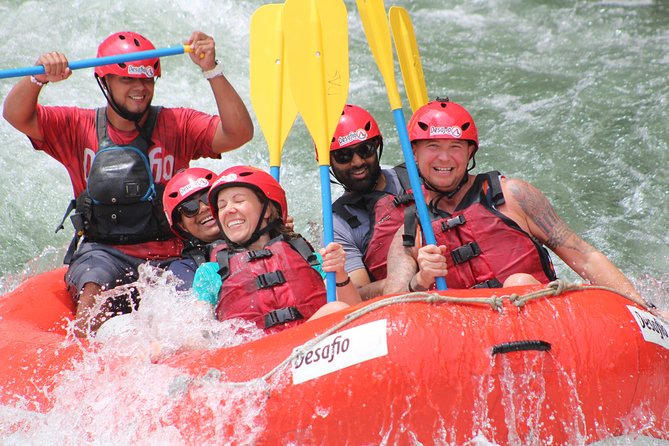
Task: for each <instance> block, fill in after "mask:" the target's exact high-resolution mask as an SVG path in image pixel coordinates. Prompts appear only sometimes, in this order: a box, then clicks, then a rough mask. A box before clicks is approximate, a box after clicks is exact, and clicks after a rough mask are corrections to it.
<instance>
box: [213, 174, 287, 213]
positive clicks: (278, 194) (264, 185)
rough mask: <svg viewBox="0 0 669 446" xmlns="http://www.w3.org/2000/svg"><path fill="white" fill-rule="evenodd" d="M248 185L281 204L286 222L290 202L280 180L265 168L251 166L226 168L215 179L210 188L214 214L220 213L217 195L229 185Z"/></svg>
mask: <svg viewBox="0 0 669 446" xmlns="http://www.w3.org/2000/svg"><path fill="white" fill-rule="evenodd" d="M235 186H240V187H248V188H251V189H254V190H256V191H258V192H260V193H261V194H263V195H264V196H265V197H267V199H268V200H270V201H273V202H274V203H276V204H277V206H279V211H280V212H281V221H283V222H285V221H286V218H287V217H288V202H287V201H286V192H285V191H284V190H283V188H282V187H281V185H280V184H279V182H278V181H276V180H275V179H274V177H273V176H272V175H270V174H268V173H267V172H265V171H264V170H260V169H257V168H255V167H250V166H234V167H230V168H228V169H225V170H224V171H223V172H221V174H220V175H219V176H218V177H217V178H216V179H215V180H214V182H213V183H212V185H211V189H210V190H209V207H210V208H211V212H212V214H214V215H216V214H217V213H218V203H217V199H216V197H217V195H218V193H219V192H220V191H221V190H223V189H225V188H227V187H235Z"/></svg>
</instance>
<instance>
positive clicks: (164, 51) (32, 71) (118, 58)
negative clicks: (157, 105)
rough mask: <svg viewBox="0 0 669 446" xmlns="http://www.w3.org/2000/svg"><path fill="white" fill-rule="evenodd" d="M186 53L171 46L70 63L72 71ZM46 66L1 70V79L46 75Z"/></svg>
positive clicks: (182, 48)
mask: <svg viewBox="0 0 669 446" xmlns="http://www.w3.org/2000/svg"><path fill="white" fill-rule="evenodd" d="M184 51H185V47H184V45H179V46H171V47H166V48H158V49H155V50H147V51H136V52H134V53H126V54H117V55H114V56H105V57H95V58H92V59H82V60H75V61H73V62H70V64H69V67H70V69H71V70H79V69H81V68H91V67H99V66H102V65H112V64H116V63H124V62H132V61H135V60H143V59H152V58H154V57H165V56H174V55H177V54H183V53H184ZM44 72H45V71H44V65H33V66H31V67H23V68H10V69H8V70H0V79H7V78H10V77H22V76H34V75H36V74H44Z"/></svg>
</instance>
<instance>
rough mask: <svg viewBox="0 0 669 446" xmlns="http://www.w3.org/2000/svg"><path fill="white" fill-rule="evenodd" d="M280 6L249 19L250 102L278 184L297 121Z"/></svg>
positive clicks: (264, 8) (264, 7)
mask: <svg viewBox="0 0 669 446" xmlns="http://www.w3.org/2000/svg"><path fill="white" fill-rule="evenodd" d="M282 15H283V5H281V4H269V5H264V6H261V7H260V8H258V9H257V10H256V11H255V12H254V13H253V16H251V43H250V48H251V52H250V59H251V62H250V64H251V102H252V103H253V109H254V111H255V114H256V116H257V117H258V122H259V123H260V128H261V130H262V132H263V135H264V136H265V141H267V148H268V150H269V166H270V173H271V174H272V176H273V177H274V178H275V179H276V180H277V181H279V179H280V166H281V152H282V150H283V144H284V142H285V141H286V138H287V137H288V132H290V128H291V127H292V126H293V123H294V122H295V118H296V117H297V106H296V105H295V101H294V100H293V97H292V95H291V93H290V88H289V85H288V82H287V77H288V73H287V68H286V66H287V65H286V63H285V57H284V54H285V48H284V35H283V23H282Z"/></svg>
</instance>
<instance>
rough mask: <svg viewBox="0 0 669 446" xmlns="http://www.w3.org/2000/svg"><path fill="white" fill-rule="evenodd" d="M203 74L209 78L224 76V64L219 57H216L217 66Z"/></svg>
mask: <svg viewBox="0 0 669 446" xmlns="http://www.w3.org/2000/svg"><path fill="white" fill-rule="evenodd" d="M202 75H203V76H204V78H205V79H207V80H209V79H213V78H215V77H219V76H223V65H221V62H220V61H219V60H218V59H216V66H215V67H214V68H212V69H211V70H207V71H203V72H202Z"/></svg>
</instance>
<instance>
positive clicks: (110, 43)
mask: <svg viewBox="0 0 669 446" xmlns="http://www.w3.org/2000/svg"><path fill="white" fill-rule="evenodd" d="M186 44H188V45H190V46H191V48H192V50H193V52H192V53H191V54H190V58H191V60H192V61H193V63H195V64H196V65H197V66H198V67H200V69H201V70H202V72H203V75H204V77H205V79H206V80H207V81H208V82H209V83H210V86H211V89H212V92H213V95H214V99H215V101H216V105H217V107H218V112H219V116H214V115H208V114H205V113H202V112H199V111H196V110H192V109H187V108H161V107H154V106H151V101H152V99H153V93H154V86H155V78H156V77H159V76H160V74H161V67H160V60H159V59H157V58H153V59H146V60H140V61H136V62H127V63H121V64H114V65H108V66H103V67H97V68H96V69H95V77H96V79H97V81H98V84H99V86H100V88H101V90H102V92H103V94H104V96H105V98H106V99H107V106H106V107H104V108H100V109H98V110H89V109H81V108H78V107H48V106H43V105H40V104H38V97H39V94H40V92H41V91H42V89H43V88H44V86H45V85H46V84H48V83H55V82H59V81H62V80H64V79H67V78H68V77H70V75H71V74H72V71H71V70H70V69H69V68H68V60H67V58H66V57H65V55H63V54H61V53H55V52H53V53H46V54H43V55H42V56H40V57H39V58H38V60H37V62H36V65H43V66H44V70H45V74H41V75H35V76H30V77H26V78H24V79H22V80H21V81H19V82H18V83H17V84H16V85H15V86H14V88H13V89H12V90H11V91H10V92H9V94H8V95H7V98H6V99H5V103H4V110H3V116H4V118H5V119H6V120H7V121H8V122H9V123H10V124H12V125H13V126H14V127H16V128H17V129H18V130H20V131H21V132H23V133H25V134H26V135H27V136H28V137H29V138H30V141H31V143H32V144H33V146H34V147H35V149H36V150H42V151H44V152H46V153H47V154H49V155H50V156H52V157H53V158H55V159H56V160H58V161H59V162H61V163H62V164H63V165H64V166H65V167H66V168H67V170H68V173H69V174H70V179H71V182H72V187H73V190H74V196H75V197H76V200H73V203H72V204H71V205H70V208H69V209H68V213H69V212H70V211H71V210H75V213H74V214H73V215H72V217H71V218H72V222H73V224H74V226H75V230H76V235H75V238H74V239H73V243H72V245H71V247H70V248H71V249H70V250H69V251H68V254H67V255H66V259H65V262H66V263H68V264H69V265H70V267H69V269H68V272H67V274H66V282H67V284H68V287H69V289H70V292H71V293H72V296H73V299H74V300H75V302H76V303H77V314H76V316H77V329H78V330H79V333H81V334H84V333H86V332H87V331H88V330H89V329H90V330H91V331H94V330H95V329H97V327H98V326H99V325H100V324H101V323H102V322H103V321H104V317H99V316H97V317H93V316H94V315H92V314H90V313H91V311H90V310H91V309H92V308H93V306H94V304H95V301H96V298H97V296H98V295H99V294H100V292H101V291H103V290H106V289H110V288H114V287H115V286H117V285H119V284H125V283H131V282H133V281H134V280H136V279H137V267H138V266H139V264H141V263H143V262H146V261H147V260H149V261H151V262H153V263H154V264H157V265H165V264H167V263H169V262H170V261H171V260H172V259H174V258H175V257H177V256H179V255H180V253H181V249H182V243H181V240H179V239H178V238H176V237H175V236H174V234H173V233H172V232H171V231H170V228H169V224H168V222H167V220H166V218H165V215H164V211H163V208H162V201H161V198H162V192H163V188H164V185H165V183H167V181H168V180H169V179H170V178H171V177H172V176H173V175H174V174H175V173H176V172H178V171H179V170H181V169H184V168H186V167H188V164H189V162H190V160H192V159H197V158H200V157H209V158H220V154H221V153H223V152H226V151H229V150H232V149H235V148H237V147H239V146H241V145H242V144H244V143H245V142H247V141H249V140H250V139H251V138H252V136H253V124H252V122H251V119H250V117H249V114H248V111H247V109H246V107H245V106H244V103H243V101H242V100H241V98H240V97H239V95H238V94H237V92H236V91H235V89H234V88H233V87H232V85H231V84H230V83H229V82H228V80H227V79H226V78H225V76H224V75H223V70H222V66H221V65H219V63H218V61H217V60H216V57H215V56H216V49H215V43H214V39H213V38H212V37H210V36H208V35H206V34H204V33H202V32H194V33H193V34H192V35H191V36H190V38H189V39H188V40H187V42H186ZM151 49H154V46H153V44H151V42H150V41H148V40H147V39H146V38H144V37H143V36H142V35H140V34H137V33H134V32H128V31H126V32H119V33H115V34H112V35H111V36H109V37H108V38H107V39H105V40H104V41H103V42H102V43H101V44H100V47H99V48H98V56H99V57H103V56H111V55H116V54H123V53H130V52H136V51H145V50H151ZM80 237H83V238H82V243H81V245H80V246H79V248H78V249H76V247H77V243H78V241H79V239H80ZM75 249H76V251H75ZM125 300H126V299H120V300H119V299H115V300H113V301H111V302H108V303H107V304H108V307H109V308H108V310H109V311H110V312H111V313H117V312H125V311H129V308H130V307H131V306H133V305H134V302H133V303H132V305H130V306H128V305H126V304H123V302H121V301H125Z"/></svg>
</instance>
